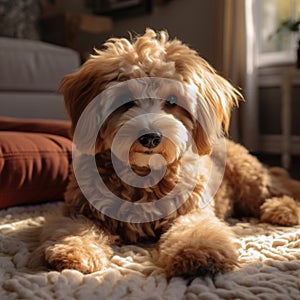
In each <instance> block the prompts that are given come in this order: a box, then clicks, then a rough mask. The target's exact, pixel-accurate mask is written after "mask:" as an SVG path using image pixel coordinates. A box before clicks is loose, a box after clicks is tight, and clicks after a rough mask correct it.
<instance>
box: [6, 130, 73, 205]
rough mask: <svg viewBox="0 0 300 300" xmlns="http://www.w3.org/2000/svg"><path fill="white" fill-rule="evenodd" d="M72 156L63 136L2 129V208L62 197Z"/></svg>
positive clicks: (60, 198)
mask: <svg viewBox="0 0 300 300" xmlns="http://www.w3.org/2000/svg"><path fill="white" fill-rule="evenodd" d="M24 128H25V127H24ZM20 129H23V128H20ZM45 129H46V128H45ZM45 131H46V130H45ZM71 156H72V142H71V141H70V140H69V139H68V138H66V137H64V136H59V135H55V134H49V133H39V132H18V131H0V208H6V207H9V206H12V205H19V204H32V203H39V202H46V201H54V200H62V199H63V194H64V190H65V187H66V184H67V182H68V174H69V167H70V163H71Z"/></svg>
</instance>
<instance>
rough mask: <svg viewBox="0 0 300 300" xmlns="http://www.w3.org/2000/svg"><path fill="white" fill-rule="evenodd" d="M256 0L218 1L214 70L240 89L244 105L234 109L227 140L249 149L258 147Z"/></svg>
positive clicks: (253, 149)
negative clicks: (215, 67)
mask: <svg viewBox="0 0 300 300" xmlns="http://www.w3.org/2000/svg"><path fill="white" fill-rule="evenodd" d="M254 2H255V0H226V1H224V0H218V1H217V9H218V11H219V16H218V17H217V18H218V21H217V45H216V53H215V55H217V60H216V62H217V63H216V64H217V69H218V70H219V71H220V73H221V74H222V75H223V76H224V77H225V78H227V79H229V80H230V81H231V82H232V83H233V85H234V86H236V87H238V88H240V89H241V92H242V94H243V96H244V98H245V103H241V104H240V108H239V109H238V110H234V111H233V114H232V119H231V128H230V137H231V138H232V139H233V140H235V141H237V142H240V143H242V144H244V145H245V146H246V147H247V148H248V149H249V150H252V151H255V150H256V149H257V147H258V136H259V134H258V132H259V126H258V101H257V84H256V77H257V70H256V57H257V56H256V44H255V31H254V11H255V5H254V4H255V3H254Z"/></svg>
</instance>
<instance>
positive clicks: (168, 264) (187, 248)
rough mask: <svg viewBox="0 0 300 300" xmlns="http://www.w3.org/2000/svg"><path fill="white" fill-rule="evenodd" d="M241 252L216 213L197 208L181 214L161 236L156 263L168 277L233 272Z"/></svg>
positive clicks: (229, 231)
mask: <svg viewBox="0 0 300 300" xmlns="http://www.w3.org/2000/svg"><path fill="white" fill-rule="evenodd" d="M237 260H238V255H237V252H236V249H235V246H234V242H233V236H232V232H231V230H230V229H229V227H227V226H226V225H225V223H223V222H221V221H220V220H219V219H217V218H216V217H215V216H214V215H212V214H211V215H210V214H209V213H207V212H204V211H195V212H194V213H189V214H187V215H184V216H181V217H179V218H178V219H177V220H176V221H175V222H174V224H173V225H172V227H171V228H170V229H169V230H168V231H167V232H166V233H164V234H163V235H162V237H161V240H160V244H159V258H158V261H157V264H158V265H159V266H160V267H162V268H164V269H165V271H166V273H167V276H178V275H204V274H206V273H211V274H216V273H218V272H227V271H231V270H233V269H234V268H235V266H237Z"/></svg>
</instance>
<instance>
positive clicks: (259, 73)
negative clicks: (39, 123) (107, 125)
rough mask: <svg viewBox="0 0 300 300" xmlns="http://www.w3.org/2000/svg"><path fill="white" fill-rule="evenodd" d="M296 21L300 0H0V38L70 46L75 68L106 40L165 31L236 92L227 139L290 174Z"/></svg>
mask: <svg viewBox="0 0 300 300" xmlns="http://www.w3.org/2000/svg"><path fill="white" fill-rule="evenodd" d="M299 18H300V0H226V1H224V0H210V1H207V0H0V35H1V37H2V38H3V37H5V38H10V39H18V40H19V41H23V40H24V41H26V40H31V41H42V42H44V43H48V44H51V45H56V46H61V47H65V48H69V49H72V50H74V51H76V53H78V55H79V57H80V63H83V62H84V61H85V60H86V59H87V58H88V55H89V54H90V53H92V51H93V48H94V47H96V48H101V45H102V43H103V42H104V41H105V40H106V39H107V38H108V37H120V36H125V37H129V32H132V33H138V34H142V33H143V32H144V31H145V29H146V28H147V27H151V28H153V29H156V30H161V29H166V30H168V32H169V34H170V36H171V37H172V38H175V37H176V38H178V39H180V40H182V41H183V42H184V43H186V44H188V45H189V46H190V47H192V48H194V49H195V50H197V51H198V53H199V54H200V55H201V56H202V57H203V58H205V59H206V60H207V61H208V62H209V63H210V64H211V65H212V66H213V67H214V68H215V69H216V70H217V71H218V72H219V73H220V74H221V75H223V76H224V77H226V78H227V79H228V80H229V81H231V82H232V84H234V85H235V86H236V87H239V88H240V89H241V91H242V93H243V95H244V96H245V99H246V101H245V103H242V104H241V107H240V108H239V109H238V110H235V111H234V112H233V118H232V125H231V131H230V137H231V138H232V139H234V140H236V141H238V142H240V143H242V144H244V145H245V146H246V147H248V148H249V149H250V150H251V151H252V152H253V153H255V154H256V155H258V156H259V157H260V158H261V159H263V160H264V161H265V162H267V163H269V164H281V165H283V166H284V167H286V168H290V169H291V170H292V173H293V175H294V176H296V177H300V174H299V173H300V171H299V169H300V159H299V155H300V118H299V112H300V74H299V69H298V68H297V53H298V54H299V53H300V51H298V44H299V30H300V29H299V23H297V21H298V20H299ZM0 39H1V38H0ZM2 45H3V44H2ZM0 47H1V46H0ZM3 49H4V48H3V46H2V49H1V48H0V51H2V52H5V51H7V50H3ZM4 55H5V54H4ZM299 55H300V54H299ZM298 64H299V61H298ZM0 68H1V62H0ZM2 76H3V78H4V76H5V75H3V74H2ZM0 79H1V78H0ZM5 89H6V90H5ZM10 89H11V88H10ZM3 90H5V92H7V87H5V88H2V92H3ZM0 95H1V86H0ZM0 101H1V97H0ZM5 105H6V104H5ZM2 108H3V111H4V109H5V107H4V104H2ZM0 109H1V105H0ZM29 109H30V108H29ZM0 114H1V111H0Z"/></svg>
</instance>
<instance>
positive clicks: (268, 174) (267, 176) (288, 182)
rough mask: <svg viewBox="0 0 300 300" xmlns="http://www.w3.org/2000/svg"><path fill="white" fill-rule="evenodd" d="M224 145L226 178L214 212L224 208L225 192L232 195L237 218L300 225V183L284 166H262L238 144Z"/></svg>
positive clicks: (217, 196) (216, 198) (218, 194)
mask: <svg viewBox="0 0 300 300" xmlns="http://www.w3.org/2000/svg"><path fill="white" fill-rule="evenodd" d="M226 145H227V159H226V169H225V174H224V176H225V178H224V182H223V184H222V185H221V188H220V190H219V191H218V193H217V194H216V196H215V204H216V213H218V212H222V211H223V210H224V199H226V197H225V198H224V195H225V196H229V197H230V198H232V205H233V208H234V209H233V214H234V215H235V216H237V217H241V216H254V217H257V218H259V219H261V220H262V221H263V222H269V223H272V224H278V225H285V226H290V225H296V224H299V222H300V209H299V200H300V182H299V181H296V180H294V179H292V178H290V176H289V174H288V173H287V172H286V171H285V170H284V169H281V168H268V167H266V166H264V165H263V164H262V163H261V162H259V161H258V159H257V158H256V157H254V156H253V155H251V154H250V153H249V152H248V151H247V149H245V148H244V147H242V146H241V145H238V144H235V143H233V142H231V141H227V143H226ZM228 191H229V192H230V193H229V192H228ZM225 206H226V205H225ZM224 215H225V217H227V216H228V215H226V214H224Z"/></svg>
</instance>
